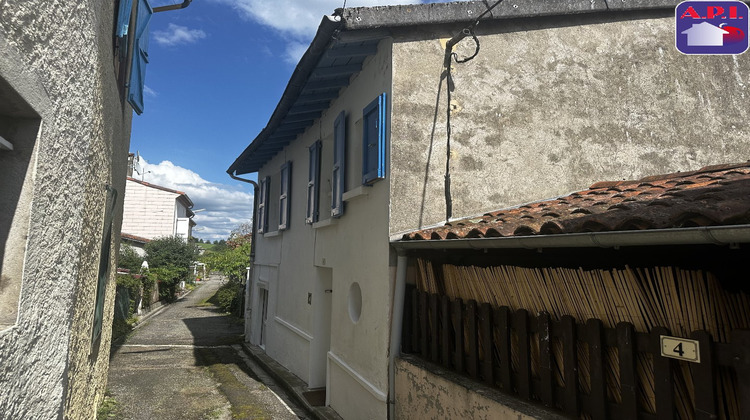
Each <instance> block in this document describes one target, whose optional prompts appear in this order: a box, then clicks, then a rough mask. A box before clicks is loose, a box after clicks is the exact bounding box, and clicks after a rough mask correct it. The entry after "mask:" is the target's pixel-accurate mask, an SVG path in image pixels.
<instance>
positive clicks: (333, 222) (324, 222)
mask: <svg viewBox="0 0 750 420" xmlns="http://www.w3.org/2000/svg"><path fill="white" fill-rule="evenodd" d="M338 223H339V219H334V218H333V217H331V218H330V219H325V220H321V221H319V222H315V223H313V224H312V227H313V229H321V228H324V227H328V226H333V225H337V224H338Z"/></svg>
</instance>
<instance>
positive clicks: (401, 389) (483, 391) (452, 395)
mask: <svg viewBox="0 0 750 420" xmlns="http://www.w3.org/2000/svg"><path fill="white" fill-rule="evenodd" d="M396 418H397V419H475V420H495V419H497V420H500V419H512V420H531V419H548V420H553V419H555V420H557V419H560V420H562V419H565V418H567V417H565V416H562V415H559V414H556V413H554V412H551V411H549V410H547V409H545V408H542V407H539V406H536V405H532V404H529V403H526V402H523V401H521V400H519V399H517V398H514V397H511V396H509V395H505V394H502V393H500V392H498V391H496V390H492V389H489V388H486V387H484V386H482V385H480V384H478V383H476V382H473V381H471V380H468V379H466V378H464V377H461V376H458V375H455V374H453V373H451V372H448V371H445V370H442V369H440V368H439V367H437V366H435V365H432V364H429V363H426V362H423V361H421V360H419V359H416V358H405V359H403V358H402V359H397V360H396Z"/></svg>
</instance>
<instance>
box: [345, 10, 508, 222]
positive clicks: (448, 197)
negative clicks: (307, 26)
mask: <svg viewBox="0 0 750 420" xmlns="http://www.w3.org/2000/svg"><path fill="white" fill-rule="evenodd" d="M502 2H503V0H498V1H496V2H495V4H493V5H492V6H490V7H487V2H486V1H485V2H484V4H485V7H487V10H485V11H484V12H482V14H480V15H479V16H478V17H477V18H476V20H475V21H474V23H472V24H471V25H469V26H467V27H465V28H464V29H463V30H461V32H459V33H458V34H456V35H454V36H453V38H451V39H450V40H448V42H447V43H446V44H445V58H444V60H443V65H444V66H445V73H444V74H445V78H446V80H447V84H448V86H447V87H448V88H447V89H446V97H447V99H448V106H447V107H446V108H447V109H446V120H445V121H446V123H445V132H446V147H445V149H446V157H445V181H444V185H445V222H446V223H448V222H449V221H450V218H451V217H452V216H453V196H452V194H451V92H452V91H453V90H454V89H455V88H456V86H455V84H454V83H453V76H452V75H451V59H453V60H455V61H456V63H458V64H463V63H466V62H468V61H470V60H472V59H474V57H476V56H477V55H478V54H479V38H477V36H476V34H475V33H474V28H476V27H477V25H479V21H480V20H481V19H482V18H483V17H485V16H486V15H487V14H489V13H490V12H492V9H494V8H495V7H497V5H499V4H500V3H502ZM344 3H346V0H344ZM467 36H471V37H472V39H473V40H474V45H475V48H474V54H472V55H470V56H468V57H466V58H463V59H459V58H458V54H457V53H455V52H453V47H454V46H455V45H456V44H458V43H459V42H460V41H461V40H462V39H464V38H466V37H467Z"/></svg>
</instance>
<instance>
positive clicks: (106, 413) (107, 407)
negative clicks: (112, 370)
mask: <svg viewBox="0 0 750 420" xmlns="http://www.w3.org/2000/svg"><path fill="white" fill-rule="evenodd" d="M110 419H115V420H119V419H122V407H121V406H120V403H119V402H117V400H116V399H115V398H114V397H113V396H112V394H110V392H109V390H107V391H106V392H105V393H104V399H103V400H102V403H101V404H100V405H99V409H98V410H96V420H110Z"/></svg>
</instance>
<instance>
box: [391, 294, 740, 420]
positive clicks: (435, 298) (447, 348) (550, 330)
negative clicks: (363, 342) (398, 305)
mask: <svg viewBox="0 0 750 420" xmlns="http://www.w3.org/2000/svg"><path fill="white" fill-rule="evenodd" d="M409 293H410V294H411V295H410V297H409V298H407V299H406V302H405V306H406V307H405V314H404V337H403V341H402V343H403V344H402V351H403V352H404V353H410V354H413V355H417V356H419V357H421V358H423V359H425V360H428V361H431V362H433V363H436V364H440V365H441V366H442V367H444V368H446V369H449V370H452V371H454V372H457V373H459V374H463V375H467V376H469V377H471V378H473V379H475V380H477V381H481V382H483V383H485V384H486V385H488V386H490V387H493V388H497V389H499V390H502V391H504V392H507V393H512V394H516V395H518V396H519V397H521V398H523V399H527V400H532V401H535V402H540V403H542V404H544V405H546V406H548V407H551V408H553V409H557V410H560V411H562V412H564V413H565V414H567V415H570V416H574V417H580V416H585V417H589V418H592V419H594V420H598V419H615V420H617V419H648V420H651V419H654V420H655V419H660V420H661V419H671V418H674V417H675V412H676V410H675V408H674V401H675V387H674V384H673V382H672V378H673V374H672V372H673V370H674V369H677V363H678V362H677V361H675V360H673V359H670V358H666V357H662V356H660V349H659V346H660V342H659V336H660V335H669V331H668V330H667V329H666V328H663V327H658V328H653V329H652V330H651V331H650V333H648V334H647V333H638V332H636V331H635V329H634V327H633V325H632V324H630V323H626V322H622V323H620V324H618V325H617V326H616V328H604V327H603V325H602V322H601V321H600V320H598V319H589V320H587V321H586V322H585V323H582V324H581V323H577V322H576V320H575V319H573V318H572V317H570V316H563V317H562V318H561V319H560V320H559V321H555V320H552V319H551V318H550V316H549V315H548V314H547V313H540V314H537V315H532V314H529V313H527V311H525V310H522V309H521V310H517V311H515V312H513V311H511V310H510V309H509V308H507V307H492V306H491V305H490V304H488V303H483V304H477V303H476V302H475V301H474V300H469V301H466V302H464V301H462V300H461V299H455V300H452V301H451V300H450V299H449V298H448V297H447V296H444V295H443V296H440V295H437V294H429V293H427V292H423V291H419V290H417V289H414V288H412V289H411V290H410V292H409ZM690 338H691V339H694V340H697V341H698V342H699V347H700V354H701V363H691V364H690V373H691V376H692V382H693V384H694V387H695V388H694V389H695V391H694V392H695V407H694V411H693V413H691V414H694V418H696V419H717V418H722V417H723V416H720V415H719V413H717V403H716V401H717V395H718V394H717V393H718V392H721V391H720V390H717V389H716V385H715V384H716V381H715V378H716V375H717V369H719V368H722V367H725V368H732V369H734V370H735V371H736V372H737V380H738V391H737V393H738V400H739V404H741V412H742V414H743V416H744V415H747V417H743V418H750V332H749V331H745V330H741V331H734V332H733V334H732V342H731V343H716V342H713V341H712V339H711V336H710V335H709V334H708V333H706V332H705V331H696V332H694V333H693V334H692V335H691V337H690ZM554 346H557V347H561V348H562V357H561V358H559V359H556V358H555V357H554V355H553V347H554ZM581 346H583V347H584V348H585V349H586V354H587V357H585V358H583V359H582V358H581V357H580V354H581V353H580V352H581ZM611 348H616V349H617V363H618V374H619V375H617V376H619V378H618V379H619V384H620V396H619V398H618V399H619V402H615V401H613V398H611V397H608V395H607V380H608V378H607V375H608V373H607V371H606V370H607V366H606V364H607V361H606V358H607V351H608V350H609V349H611ZM639 354H641V355H643V354H648V355H650V356H649V357H651V358H652V360H653V370H654V371H653V377H654V379H655V382H656V383H655V385H654V398H655V401H656V413H648V412H645V411H643V410H642V407H641V406H640V404H639V392H642V390H640V389H639V387H640V384H639V379H638V372H637V369H638V363H637V357H638V355H639ZM584 363H585V366H584V365H583V364H584ZM682 363H685V362H682ZM579 368H581V369H582V368H586V370H587V372H588V375H587V380H588V381H589V386H587V387H582V386H581V380H582V376H583V375H581V373H580V372H579ZM582 389H589V390H590V391H589V392H584V391H583V390H582Z"/></svg>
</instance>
